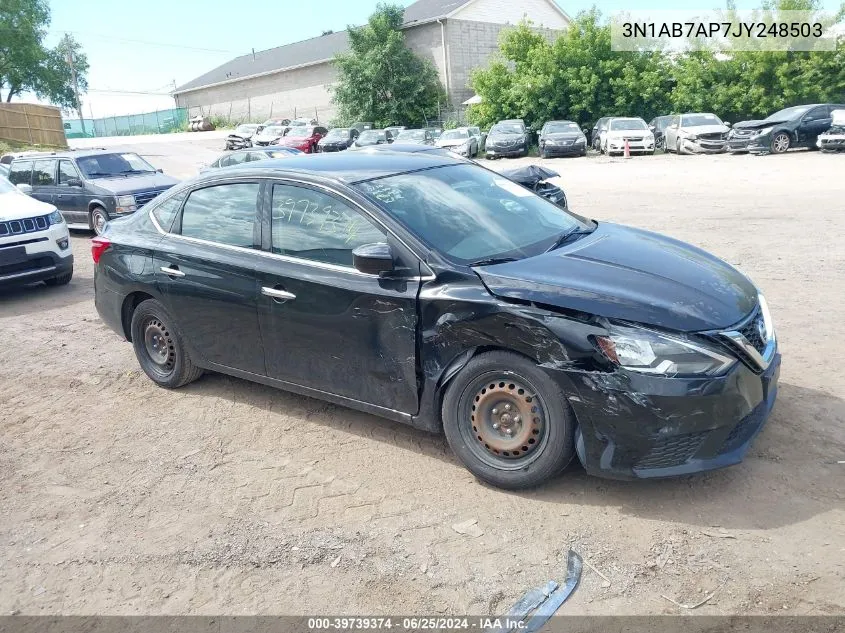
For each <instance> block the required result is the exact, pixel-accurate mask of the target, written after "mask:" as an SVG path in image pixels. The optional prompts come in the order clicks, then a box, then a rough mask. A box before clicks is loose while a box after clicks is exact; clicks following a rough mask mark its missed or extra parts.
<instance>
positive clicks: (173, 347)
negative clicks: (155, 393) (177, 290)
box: [130, 299, 203, 389]
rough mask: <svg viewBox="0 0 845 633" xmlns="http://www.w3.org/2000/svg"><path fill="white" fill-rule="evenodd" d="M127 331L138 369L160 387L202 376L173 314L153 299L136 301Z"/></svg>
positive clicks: (172, 386) (183, 382)
mask: <svg viewBox="0 0 845 633" xmlns="http://www.w3.org/2000/svg"><path fill="white" fill-rule="evenodd" d="M130 331H131V333H132V346H133V347H134V348H135V356H136V357H137V358H138V363H139V364H140V365H141V369H143V370H144V373H145V374H147V376H149V378H150V380H152V381H153V382H154V383H156V384H157V385H159V386H160V387H165V388H167V389H176V388H178V387H182V386H184V385H187V384H188V383H191V382H194V381H195V380H196V379H197V378H199V377H200V376H202V372H203V370H202V369H201V368H199V367H197V366H196V365H194V364H193V362H192V361H191V357H190V356H189V355H188V351H187V350H186V349H185V345H184V343H183V341H182V337H181V335H180V334H179V332H178V331H177V329H176V327H175V323H174V321H173V318H172V317H171V316H170V314H169V313H168V312H167V310H166V309H165V307H164V306H163V305H162V304H161V303H159V302H158V301H156V300H155V299H147V300H146V301H142V302H141V303H139V304H138V306H137V307H136V308H135V311H134V312H133V313H132V322H131V326H130Z"/></svg>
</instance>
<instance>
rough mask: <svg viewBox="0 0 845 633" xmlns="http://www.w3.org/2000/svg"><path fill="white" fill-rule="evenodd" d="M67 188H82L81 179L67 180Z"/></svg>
mask: <svg viewBox="0 0 845 633" xmlns="http://www.w3.org/2000/svg"><path fill="white" fill-rule="evenodd" d="M67 186H68V187H81V186H82V181H81V180H80V179H79V178H68V179H67Z"/></svg>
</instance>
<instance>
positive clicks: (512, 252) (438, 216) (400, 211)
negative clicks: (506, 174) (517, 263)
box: [355, 165, 587, 264]
mask: <svg viewBox="0 0 845 633" xmlns="http://www.w3.org/2000/svg"><path fill="white" fill-rule="evenodd" d="M355 186H356V187H357V188H358V189H359V190H361V191H362V192H363V193H364V194H365V195H367V196H368V197H370V198H372V199H373V200H375V201H376V202H378V203H380V204H381V205H382V206H384V207H385V208H386V209H387V211H388V212H389V213H390V215H391V216H393V217H394V218H396V220H398V221H399V222H402V223H403V224H404V225H405V226H407V227H408V229H409V230H411V231H412V232H413V233H415V234H416V235H417V236H418V237H419V238H420V239H422V240H423V241H424V242H426V243H427V244H428V245H429V246H431V247H432V248H434V249H437V250H438V251H440V252H441V253H444V254H445V255H446V256H448V257H449V258H451V259H454V260H456V261H458V262H459V263H464V264H466V263H470V262H474V261H478V260H483V259H489V258H493V257H514V258H523V257H532V256H534V255H539V254H540V253H542V252H544V251H546V250H547V249H548V248H549V247H550V246H552V245H553V244H554V243H555V241H556V240H557V238H558V237H560V235H561V234H562V233H564V232H567V231H570V230H572V229H575V228H587V225H586V224H582V223H581V222H579V221H578V220H577V219H576V218H574V217H573V216H572V215H570V214H569V213H566V212H565V211H563V210H562V209H561V208H560V207H558V206H556V205H554V204H552V203H551V202H549V201H547V200H545V199H544V198H541V197H540V196H537V195H536V194H534V193H532V192H531V191H529V190H528V189H525V188H524V187H522V186H520V185H518V184H516V183H514V182H512V181H510V180H507V179H505V178H503V177H502V176H500V175H499V174H496V173H493V172H490V171H488V170H486V169H483V168H481V167H478V166H476V165H454V166H448V167H437V168H434V169H427V170H425V171H420V172H416V173H409V174H399V175H397V176H389V177H387V178H380V179H377V180H370V181H367V182H362V183H359V184H357V185H355Z"/></svg>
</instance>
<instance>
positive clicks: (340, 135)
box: [317, 127, 360, 152]
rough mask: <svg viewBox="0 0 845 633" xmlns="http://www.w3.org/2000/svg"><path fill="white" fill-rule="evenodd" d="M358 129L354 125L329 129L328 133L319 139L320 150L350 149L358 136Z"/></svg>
mask: <svg viewBox="0 0 845 633" xmlns="http://www.w3.org/2000/svg"><path fill="white" fill-rule="evenodd" d="M358 134H360V132H358V130H356V129H355V128H354V127H336V128H332V129H331V130H329V131H328V132H327V133H326V135H325V136H324V137H323V138H321V139H320V140H319V141H317V151H318V152H341V151H343V150H345V149H349V148H350V147H351V146H352V143H354V142H355V139H356V138H358Z"/></svg>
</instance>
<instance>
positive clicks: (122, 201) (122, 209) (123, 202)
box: [115, 195, 137, 213]
mask: <svg viewBox="0 0 845 633" xmlns="http://www.w3.org/2000/svg"><path fill="white" fill-rule="evenodd" d="M136 208H137V207H136V205H135V196H133V195H128V196H117V207H116V208H115V212H117V213H134V211H135V209H136Z"/></svg>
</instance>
